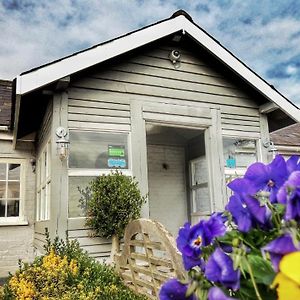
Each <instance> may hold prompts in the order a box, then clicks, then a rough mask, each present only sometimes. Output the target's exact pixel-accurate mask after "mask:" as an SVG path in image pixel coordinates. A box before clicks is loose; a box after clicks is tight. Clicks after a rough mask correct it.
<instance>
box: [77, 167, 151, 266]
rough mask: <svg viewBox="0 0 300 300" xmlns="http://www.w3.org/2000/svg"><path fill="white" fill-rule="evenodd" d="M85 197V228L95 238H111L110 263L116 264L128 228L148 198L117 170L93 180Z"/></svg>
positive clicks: (86, 190)
mask: <svg viewBox="0 0 300 300" xmlns="http://www.w3.org/2000/svg"><path fill="white" fill-rule="evenodd" d="M82 196H83V197H84V198H87V199H86V200H87V201H86V203H87V219H86V223H85V225H86V226H87V227H89V228H91V229H92V231H93V234H94V235H97V236H100V237H103V238H111V239H112V250H111V257H110V260H111V261H113V258H114V255H115V254H116V253H117V252H118V251H119V249H120V238H121V237H122V236H123V234H124V230H125V227H126V225H127V224H128V223H129V222H130V221H132V220H134V219H137V218H138V217H139V216H140V210H141V207H142V205H143V203H145V200H146V197H145V196H142V195H141V192H140V190H139V188H138V183H137V182H136V181H135V179H134V178H132V177H130V176H126V175H124V174H122V173H121V172H120V171H118V170H117V171H114V172H112V173H111V174H108V175H101V176H99V177H97V178H96V179H94V180H93V181H91V183H90V184H89V186H88V188H87V189H85V190H83V191H82Z"/></svg>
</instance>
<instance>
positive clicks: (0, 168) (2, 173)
mask: <svg viewBox="0 0 300 300" xmlns="http://www.w3.org/2000/svg"><path fill="white" fill-rule="evenodd" d="M6 166H7V164H1V163H0V180H6Z"/></svg>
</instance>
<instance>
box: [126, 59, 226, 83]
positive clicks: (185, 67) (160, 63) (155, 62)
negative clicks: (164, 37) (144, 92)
mask: <svg viewBox="0 0 300 300" xmlns="http://www.w3.org/2000/svg"><path fill="white" fill-rule="evenodd" d="M128 61H129V62H134V63H139V64H145V65H150V66H155V67H159V68H164V69H171V70H172V69H173V70H174V66H173V64H172V63H171V61H170V60H169V58H164V59H162V58H156V57H151V56H144V55H140V56H136V57H132V58H131V59H129V60H128ZM180 71H181V72H192V73H196V74H202V75H208V76H213V77H220V78H223V77H224V76H223V75H222V74H220V73H219V72H217V71H215V70H214V69H212V68H210V67H208V66H202V65H194V64H187V63H184V62H181V64H180Z"/></svg>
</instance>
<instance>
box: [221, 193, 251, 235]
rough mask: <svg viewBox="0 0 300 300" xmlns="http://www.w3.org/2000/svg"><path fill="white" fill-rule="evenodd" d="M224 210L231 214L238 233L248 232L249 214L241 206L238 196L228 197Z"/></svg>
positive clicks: (249, 227) (249, 224) (249, 226)
mask: <svg viewBox="0 0 300 300" xmlns="http://www.w3.org/2000/svg"><path fill="white" fill-rule="evenodd" d="M226 210H228V211H229V212H230V213H231V215H232V217H233V220H234V222H235V223H236V224H237V226H238V229H239V230H240V231H242V232H248V231H249V230H250V229H251V228H252V217H251V214H250V212H249V211H248V209H247V208H246V207H244V206H243V203H242V201H241V198H240V196H239V195H238V194H235V195H233V196H231V197H230V199H229V202H228V204H227V205H226Z"/></svg>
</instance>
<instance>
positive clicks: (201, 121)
mask: <svg viewBox="0 0 300 300" xmlns="http://www.w3.org/2000/svg"><path fill="white" fill-rule="evenodd" d="M143 116H144V119H145V120H146V121H150V122H151V121H153V122H161V123H169V124H182V125H186V126H189V125H190V126H193V127H200V128H203V127H207V126H209V125H211V120H210V119H205V118H195V117H187V116H177V115H168V114H159V113H150V112H144V113H143Z"/></svg>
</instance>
